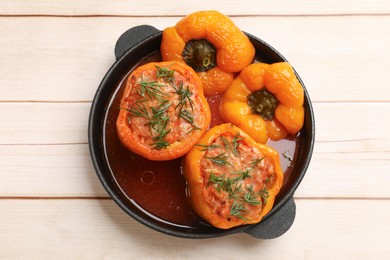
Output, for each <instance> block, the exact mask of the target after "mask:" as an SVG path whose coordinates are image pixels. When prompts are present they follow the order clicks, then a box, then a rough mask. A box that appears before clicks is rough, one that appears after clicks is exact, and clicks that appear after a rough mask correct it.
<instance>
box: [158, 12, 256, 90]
mask: <svg viewBox="0 0 390 260" xmlns="http://www.w3.org/2000/svg"><path fill="white" fill-rule="evenodd" d="M161 55H162V59H163V60H164V61H168V60H176V61H182V62H185V63H187V64H188V65H189V66H191V67H192V68H193V69H194V70H195V71H196V72H198V75H199V77H200V78H201V80H202V84H203V88H204V92H205V95H206V96H210V95H212V94H216V93H222V92H224V91H225V90H226V89H227V88H228V87H229V86H230V84H231V83H232V81H233V79H234V75H233V73H237V72H240V71H241V70H242V69H244V68H245V67H246V66H248V65H249V64H250V63H251V62H252V61H253V58H254V55H255V49H254V47H253V45H252V43H251V42H250V40H249V38H248V37H247V36H246V35H245V34H244V33H243V32H242V31H241V30H240V29H239V28H238V27H237V26H236V25H235V24H234V23H233V21H232V20H231V19H230V18H229V17H227V16H225V15H223V14H221V13H219V12H217V11H200V12H196V13H192V14H190V15H188V16H187V17H185V18H183V19H182V20H181V21H179V22H178V23H177V24H176V26H175V27H169V28H166V29H165V30H164V31H163V35H162V41H161Z"/></svg>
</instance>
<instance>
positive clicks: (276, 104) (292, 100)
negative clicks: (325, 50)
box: [220, 62, 304, 143]
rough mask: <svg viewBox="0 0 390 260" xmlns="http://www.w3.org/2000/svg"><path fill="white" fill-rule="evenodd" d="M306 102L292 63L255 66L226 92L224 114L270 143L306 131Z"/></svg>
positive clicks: (230, 120) (258, 137)
mask: <svg viewBox="0 0 390 260" xmlns="http://www.w3.org/2000/svg"><path fill="white" fill-rule="evenodd" d="M303 101H304V92H303V88H302V86H301V84H300V83H299V81H298V79H297V77H296V76H295V74H294V71H293V69H292V67H291V66H290V65H289V63H287V62H279V63H274V64H271V65H269V64H265V63H254V64H251V65H249V66H248V67H246V68H245V69H244V70H243V71H242V72H241V73H240V74H239V76H238V77H237V78H236V79H235V80H234V81H233V83H232V85H231V86H230V87H229V88H228V89H227V90H226V92H225V94H224V95H223V97H222V101H221V107H220V111H221V115H222V117H223V118H224V119H225V120H226V121H228V122H231V123H233V124H235V125H237V126H238V127H240V128H242V129H243V130H244V131H246V132H247V133H248V134H249V135H250V136H252V138H254V139H255V140H256V141H257V142H259V143H266V142H267V140H268V138H271V139H272V140H280V139H283V138H285V137H286V136H287V135H288V134H296V133H297V132H298V131H299V130H300V129H301V128H302V126H303V121H304V108H303Z"/></svg>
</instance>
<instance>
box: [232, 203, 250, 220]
mask: <svg viewBox="0 0 390 260" xmlns="http://www.w3.org/2000/svg"><path fill="white" fill-rule="evenodd" d="M247 212H248V210H247V209H246V208H245V207H244V203H243V202H242V201H238V200H235V201H233V205H232V206H231V208H230V215H232V216H235V217H238V218H240V219H243V220H247V218H245V217H244V216H243V215H244V214H246V213H247Z"/></svg>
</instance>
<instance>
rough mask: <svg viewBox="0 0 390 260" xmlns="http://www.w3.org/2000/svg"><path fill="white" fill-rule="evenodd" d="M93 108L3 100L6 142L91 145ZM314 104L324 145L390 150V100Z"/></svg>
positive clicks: (2, 140) (0, 114) (0, 128)
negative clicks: (89, 139)
mask: <svg viewBox="0 0 390 260" xmlns="http://www.w3.org/2000/svg"><path fill="white" fill-rule="evenodd" d="M90 107H91V104H90V103H89V102H86V103H47V102H43V103H42V102H21V103H15V102H5V103H4V102H3V103H1V102H0V118H1V119H2V124H0V145H1V144H63V143H87V141H88V140H87V139H88V134H87V130H88V117H89V110H90ZM313 107H314V113H315V124H316V141H317V142H323V143H324V144H323V146H324V147H327V148H328V149H330V145H328V146H326V142H336V146H335V149H338V150H337V151H339V152H356V151H359V150H356V149H357V148H359V149H360V151H365V149H370V150H368V151H378V152H381V151H383V152H386V151H387V152H388V150H389V149H388V147H389V144H390V138H389V136H388V132H390V120H386V118H387V117H388V115H389V114H390V103H387V102H385V103H376V102H370V103H362V102H356V103H355V102H352V103H314V104H313ZM9 111H12V113H10V112H9ZM15 114H17V115H18V117H15V116H14V115H15ZM340 147H342V148H340ZM332 149H333V148H332ZM333 151H334V150H333Z"/></svg>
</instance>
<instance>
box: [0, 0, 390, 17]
mask: <svg viewBox="0 0 390 260" xmlns="http://www.w3.org/2000/svg"><path fill="white" fill-rule="evenodd" d="M194 3H196V4H194ZM0 10H2V11H1V13H2V14H6V15H69V16H74V15H91V14H92V15H128V16H184V15H187V14H189V13H192V12H196V11H199V10H219V11H220V12H222V13H224V14H227V15H290V16H291V15H335V14H336V15H340V14H342V15H345V14H389V13H390V4H389V3H388V2H386V1H380V0H374V1H370V2H367V1H352V0H347V1H342V2H340V1H337V0H331V1H327V0H321V1H316V4H315V5H313V4H312V2H311V1H308V0H299V1H294V2H291V1H287V0H278V1H265V0H249V1H234V0H216V1H207V0H198V1H196V2H191V1H177V2H175V3H170V4H167V3H166V2H162V1H155V0H152V1H120V0H114V1H102V0H99V1H96V0H85V1H81V2H75V1H69V0H56V1H50V0H39V1H26V0H24V1H12V0H5V1H1V2H0Z"/></svg>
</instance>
